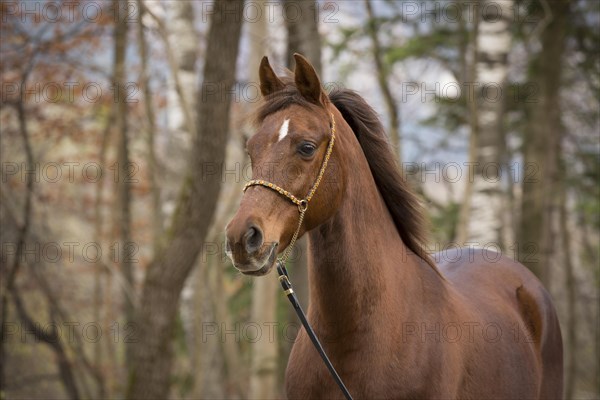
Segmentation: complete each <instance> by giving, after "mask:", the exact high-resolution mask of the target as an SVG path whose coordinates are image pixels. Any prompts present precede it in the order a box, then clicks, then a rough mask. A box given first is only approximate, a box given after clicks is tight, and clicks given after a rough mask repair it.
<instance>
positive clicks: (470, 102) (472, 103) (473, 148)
mask: <svg viewBox="0 0 600 400" xmlns="http://www.w3.org/2000/svg"><path fill="white" fill-rule="evenodd" d="M479 17H480V15H479V13H478V12H476V13H474V14H473V26H472V27H471V29H468V27H466V26H464V25H463V27H464V28H465V30H467V32H468V34H467V36H468V40H467V44H466V46H465V49H464V61H463V64H464V68H463V71H462V72H463V79H464V81H463V86H464V85H465V83H466V82H467V80H469V81H470V82H477V68H476V60H477V36H478V33H479ZM462 19H463V18H461V21H462ZM461 23H462V24H464V22H461ZM463 90H464V89H463ZM463 96H467V97H466V103H467V115H468V121H469V165H473V164H474V163H475V162H476V160H477V142H478V139H479V119H478V117H477V115H478V114H477V100H476V98H475V96H474V93H473V92H471V93H466V94H465V93H463ZM473 193H474V180H473V179H471V176H470V175H469V174H467V175H466V182H465V190H464V196H463V201H462V203H461V207H460V214H459V221H458V227H457V235H456V236H457V237H456V240H457V242H458V243H460V244H463V243H465V242H466V241H468V239H469V224H470V222H469V220H470V219H471V203H472V200H473Z"/></svg>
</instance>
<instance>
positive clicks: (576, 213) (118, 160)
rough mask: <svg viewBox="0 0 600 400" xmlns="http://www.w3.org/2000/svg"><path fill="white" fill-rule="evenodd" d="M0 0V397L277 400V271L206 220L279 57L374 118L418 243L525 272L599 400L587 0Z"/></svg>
mask: <svg viewBox="0 0 600 400" xmlns="http://www.w3.org/2000/svg"><path fill="white" fill-rule="evenodd" d="M0 11H1V17H2V19H1V35H2V36H1V44H0V57H1V74H2V78H1V81H2V90H1V96H2V98H1V103H0V104H1V106H2V109H1V111H0V123H1V150H0V155H1V168H2V170H1V172H2V174H1V177H2V180H1V193H0V194H1V197H0V220H1V224H2V230H1V235H2V236H1V242H2V248H1V252H2V253H1V264H0V268H1V270H0V271H1V290H2V292H1V306H0V307H1V311H0V313H1V314H0V315H1V330H2V331H1V334H2V347H1V353H0V355H1V369H0V382H1V387H0V398H2V399H50V398H52V399H79V398H86V399H105V398H111V399H112V398H184V399H200V398H219V399H222V398H231V399H243V398H253V399H263V398H282V397H284V396H285V395H284V391H283V376H284V371H285V366H286V363H287V358H288V354H289V351H290V348H291V346H292V344H293V341H294V338H295V335H296V333H297V331H298V328H299V324H298V322H297V319H296V317H295V315H294V313H293V311H292V310H291V308H290V307H289V305H288V304H287V302H286V299H285V298H284V296H282V295H281V293H279V288H278V284H277V280H276V278H275V276H274V274H271V275H268V276H266V277H262V278H257V279H251V278H248V277H244V276H242V275H240V274H239V273H237V272H236V271H235V269H234V268H233V267H232V265H231V263H230V261H229V260H228V259H227V258H226V257H225V255H224V228H225V225H226V224H227V222H228V221H229V219H230V218H231V217H232V215H233V213H234V212H235V210H236V208H237V205H238V203H239V199H240V196H241V194H242V193H241V189H242V187H243V185H244V183H245V182H246V181H247V180H249V179H251V170H250V166H249V162H248V160H247V159H246V156H245V152H244V144H245V140H246V139H247V138H248V137H249V136H251V135H252V133H253V127H252V124H251V119H252V113H253V111H254V110H255V109H256V106H257V105H259V104H260V92H259V89H258V82H257V70H258V63H259V62H260V59H261V58H262V56H264V55H267V56H269V58H270V61H271V64H272V65H275V66H276V69H277V70H278V71H279V72H280V73H283V71H284V69H285V68H289V69H292V70H293V68H294V65H293V61H290V60H293V57H292V56H291V55H292V54H293V53H294V52H299V53H302V54H304V55H305V56H306V57H307V58H308V59H309V60H310V61H311V62H312V63H313V65H314V66H315V68H316V69H317V70H318V71H319V72H320V74H321V78H322V81H323V85H324V86H325V88H326V89H328V90H330V89H332V88H336V87H344V88H350V89H354V90H357V91H358V92H359V93H360V94H361V95H362V96H364V97H365V98H366V99H367V101H368V102H369V103H370V104H371V105H372V106H373V107H374V108H375V109H376V110H377V112H378V113H379V114H380V116H381V119H382V121H383V122H384V124H385V126H386V127H387V132H388V133H389V139H390V142H391V143H392V144H393V146H394V148H395V149H396V154H397V157H398V161H399V163H400V165H401V166H402V169H403V170H404V173H405V175H406V178H407V179H408V180H410V181H411V183H412V185H413V187H414V188H415V190H417V191H418V192H419V193H420V194H421V196H422V198H423V201H424V203H425V205H426V207H427V210H428V214H429V217H430V219H431V221H432V235H431V242H430V250H431V252H432V253H433V252H440V251H441V256H440V257H444V255H445V254H446V252H448V254H450V252H451V250H452V249H455V248H456V247H458V246H468V247H484V248H486V249H490V250H494V251H498V252H502V253H503V254H506V255H508V256H510V257H512V258H515V259H518V260H519V261H521V262H522V263H523V264H524V265H526V266H527V267H528V268H530V269H531V270H532V271H533V272H534V273H535V274H536V275H537V276H538V277H539V278H540V279H541V280H542V282H544V284H545V286H546V287H547V288H548V290H549V291H550V293H551V294H552V296H553V298H554V301H555V305H556V307H557V309H558V313H559V317H560V322H561V326H562V334H563V340H564V347H565V383H566V384H565V391H566V393H565V396H566V398H568V399H573V398H576V399H592V398H599V396H600V369H599V360H600V325H599V315H598V312H599V311H598V310H599V301H598V300H599V298H598V292H599V286H600V273H599V265H598V260H599V254H598V253H599V250H600V244H599V243H600V240H599V236H600V213H599V211H600V210H599V209H600V205H599V201H600V193H599V191H600V189H599V188H600V186H599V179H600V135H599V131H600V130H599V101H600V91H599V89H600V74H599V72H600V59H599V55H600V53H599V51H600V40H599V36H600V2H597V1H595V0H560V1H554V0H480V1H455V0H449V1H358V0H357V1H319V2H312V1H297V0H280V1H265V0H253V1H247V2H243V1H234V0H226V1H218V2H216V3H214V2H212V1H202V0H194V1H172V0H171V1H168V0H164V1H159V0H157V1H148V0H118V1H107V0H95V1H81V2H79V1H43V0H40V1H35V0H31V1H3V2H1V3H0ZM305 252H306V245H305V244H301V245H300V246H298V247H297V249H296V250H295V251H294V254H293V256H292V259H291V265H290V270H291V274H292V275H293V281H294V282H295V286H297V291H298V292H299V296H300V297H301V298H302V299H303V301H304V305H305V306H306V302H307V301H308V293H307V288H306V266H305ZM438 260H439V258H438ZM439 261H441V260H439Z"/></svg>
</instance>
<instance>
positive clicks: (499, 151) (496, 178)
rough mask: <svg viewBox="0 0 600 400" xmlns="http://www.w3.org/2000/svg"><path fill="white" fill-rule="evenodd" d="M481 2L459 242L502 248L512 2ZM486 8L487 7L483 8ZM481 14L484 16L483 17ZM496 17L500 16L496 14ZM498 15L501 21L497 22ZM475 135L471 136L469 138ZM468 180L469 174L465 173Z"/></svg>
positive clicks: (478, 14)
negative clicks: (468, 167) (473, 120)
mask: <svg viewBox="0 0 600 400" xmlns="http://www.w3.org/2000/svg"><path fill="white" fill-rule="evenodd" d="M489 3H492V2H491V1H489V0H485V1H481V2H480V6H479V7H477V9H478V12H477V19H478V20H479V21H478V26H477V33H476V40H475V43H476V45H475V51H476V53H475V60H474V61H475V69H476V74H475V76H476V79H474V80H473V81H472V83H474V86H473V87H474V90H473V92H472V93H469V94H468V95H469V96H471V95H475V99H474V100H475V101H476V103H477V105H476V108H477V109H476V113H475V116H474V118H476V120H477V122H476V128H475V129H472V130H471V136H472V138H471V144H470V157H469V161H471V162H474V164H472V165H473V171H474V174H473V181H472V182H469V183H468V185H470V187H469V190H468V191H466V192H465V193H468V195H470V199H468V200H467V201H465V202H464V203H465V207H468V208H467V209H466V210H465V213H466V214H467V215H465V216H464V217H465V218H466V220H465V221H464V223H465V225H463V231H462V232H461V235H462V237H461V239H462V241H463V242H464V241H470V242H476V243H477V246H479V247H484V246H486V245H493V246H498V247H499V248H502V247H503V246H502V244H501V243H502V241H501V239H502V237H503V234H502V227H503V212H502V211H503V208H504V202H503V190H502V184H501V179H500V178H501V165H502V161H503V160H502V157H503V154H504V148H505V146H504V130H503V119H504V101H503V99H504V95H503V93H504V92H505V91H506V90H505V89H506V88H505V83H506V76H507V74H508V53H509V51H510V45H511V32H510V24H511V21H510V20H509V19H508V17H507V16H510V15H511V10H512V1H510V0H501V1H494V2H493V7H491V6H490V5H491V4H489ZM488 6H489V7H488ZM485 11H487V12H488V13H487V14H486V13H485ZM500 13H501V14H500ZM499 15H502V16H503V17H499ZM473 136H474V137H473ZM465 175H466V176H467V177H469V178H470V174H465Z"/></svg>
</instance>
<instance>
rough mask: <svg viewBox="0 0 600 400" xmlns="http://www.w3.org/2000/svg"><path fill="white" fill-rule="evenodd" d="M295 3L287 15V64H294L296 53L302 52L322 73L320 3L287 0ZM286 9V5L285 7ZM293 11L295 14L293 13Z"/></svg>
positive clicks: (310, 0)
mask: <svg viewBox="0 0 600 400" xmlns="http://www.w3.org/2000/svg"><path fill="white" fill-rule="evenodd" d="M285 3H290V4H294V7H290V10H292V9H294V10H296V9H298V12H299V14H298V15H297V16H296V15H295V13H296V11H290V15H289V17H286V16H285V14H284V17H285V25H286V27H287V32H288V46H287V65H288V66H292V65H294V53H300V54H302V55H304V56H305V57H306V58H308V59H309V60H310V62H311V63H312V65H313V67H315V70H316V71H317V73H319V74H320V73H321V36H320V35H319V13H318V10H319V4H318V3H317V2H315V1H312V0H285ZM284 6H285V4H284ZM284 9H285V7H284ZM292 12H293V13H294V15H292Z"/></svg>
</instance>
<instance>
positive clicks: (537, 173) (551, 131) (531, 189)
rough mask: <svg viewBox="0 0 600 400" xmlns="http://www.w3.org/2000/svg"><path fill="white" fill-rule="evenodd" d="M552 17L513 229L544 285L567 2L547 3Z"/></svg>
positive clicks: (534, 73) (537, 71)
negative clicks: (518, 218)
mask: <svg viewBox="0 0 600 400" xmlns="http://www.w3.org/2000/svg"><path fill="white" fill-rule="evenodd" d="M548 7H549V8H550V11H551V15H552V17H551V18H552V19H551V21H550V23H549V24H548V25H547V26H546V28H545V29H544V31H543V32H542V35H541V41H542V47H541V50H540V53H539V54H538V55H537V56H536V57H535V58H534V59H533V60H532V62H531V68H530V73H531V75H530V77H531V83H532V84H533V85H534V86H533V87H535V88H536V90H537V96H536V98H535V99H534V100H535V101H534V102H531V103H530V109H529V110H528V111H529V116H528V125H527V127H526V130H525V135H524V141H523V161H524V176H523V195H522V196H523V197H522V202H521V221H520V226H519V232H518V239H519V240H518V245H519V252H518V256H519V260H520V261H521V262H522V263H523V264H524V265H525V266H527V267H528V268H529V269H530V270H531V271H532V272H533V273H534V274H535V275H537V277H538V278H540V280H541V281H542V282H543V283H544V284H545V285H546V286H547V287H548V284H549V283H550V275H549V274H550V269H549V262H550V257H551V255H552V252H553V239H554V232H553V226H552V220H553V216H554V215H556V207H557V204H556V193H557V191H558V189H559V187H558V186H557V183H558V182H557V181H558V177H557V174H558V168H557V164H558V154H559V149H560V137H561V131H562V122H561V107H560V87H561V77H562V63H561V61H562V57H563V52H564V47H565V35H566V25H567V21H568V19H569V8H570V2H569V1H550V2H548Z"/></svg>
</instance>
